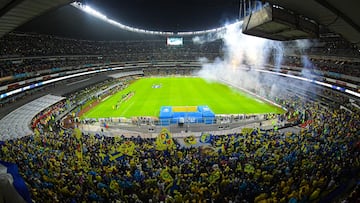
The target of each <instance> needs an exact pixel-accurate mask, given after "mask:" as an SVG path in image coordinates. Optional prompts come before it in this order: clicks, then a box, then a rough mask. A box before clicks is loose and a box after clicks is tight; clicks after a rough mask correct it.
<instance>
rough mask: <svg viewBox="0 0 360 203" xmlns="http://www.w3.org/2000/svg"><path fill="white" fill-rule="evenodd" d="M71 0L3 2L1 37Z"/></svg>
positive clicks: (1, 2)
mask: <svg viewBox="0 0 360 203" xmlns="http://www.w3.org/2000/svg"><path fill="white" fill-rule="evenodd" d="M69 2H71V0H51V1H49V0H2V1H0V37H1V36H3V35H4V34H6V33H8V32H10V31H12V30H14V29H15V28H17V27H18V26H20V25H22V24H23V23H26V22H27V21H29V20H30V19H33V18H34V17H36V16H39V15H41V14H42V13H44V12H46V11H50V10H52V9H55V8H57V7H59V6H62V5H64V4H67V3H69Z"/></svg>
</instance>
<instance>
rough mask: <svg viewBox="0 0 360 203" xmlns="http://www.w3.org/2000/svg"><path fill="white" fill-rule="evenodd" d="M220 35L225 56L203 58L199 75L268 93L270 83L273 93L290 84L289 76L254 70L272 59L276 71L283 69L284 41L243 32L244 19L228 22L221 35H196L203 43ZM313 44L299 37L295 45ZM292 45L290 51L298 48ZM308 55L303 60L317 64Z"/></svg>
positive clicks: (309, 64) (300, 46)
mask: <svg viewBox="0 0 360 203" xmlns="http://www.w3.org/2000/svg"><path fill="white" fill-rule="evenodd" d="M216 39H222V40H223V42H224V46H223V53H224V55H223V58H217V59H216V60H214V61H213V62H209V61H208V60H207V59H203V58H202V59H199V61H200V62H201V63H202V69H201V70H200V71H199V72H198V73H197V74H198V76H200V77H202V78H205V79H207V80H222V81H225V82H227V83H229V81H231V84H232V85H235V86H237V87H242V88H245V89H248V90H249V89H250V90H252V89H256V90H257V92H258V93H264V91H265V89H264V87H265V85H266V86H267V87H271V89H270V90H269V89H268V90H267V92H268V93H269V94H270V95H273V94H277V93H278V90H279V89H280V88H279V87H281V86H284V85H288V84H286V83H287V80H277V79H276V78H275V79H274V75H273V74H262V75H261V76H260V72H259V71H251V70H252V69H260V70H262V69H264V67H265V65H266V64H269V63H270V64H273V65H274V68H275V70H276V71H275V72H279V71H280V68H281V65H283V57H284V53H285V46H284V44H283V42H281V41H274V40H269V39H264V38H259V37H254V36H250V35H245V34H243V33H242V21H240V22H238V23H234V24H231V25H229V26H227V29H226V30H225V31H224V32H219V33H217V35H211V36H202V37H195V38H193V42H194V43H195V44H202V43H205V42H210V41H214V40H216ZM304 46H305V47H304ZM309 46H310V42H309V41H307V40H297V41H296V42H295V43H294V44H293V46H292V47H296V49H301V50H303V49H304V48H306V47H309ZM288 49H289V47H287V50H286V51H287V52H288V51H290V52H293V51H295V50H288ZM305 58H306V56H304V57H303V60H302V63H305V64H306V65H307V66H309V67H313V65H312V64H311V62H310V61H309V60H304V59H305ZM305 64H304V65H305ZM305 73H306V75H307V76H309V75H310V74H309V73H308V72H305ZM288 74H289V73H288ZM264 75H266V78H265V76H264ZM305 77H306V76H305ZM277 78H278V77H277ZM274 80H276V83H275V81H274ZM269 91H270V92H269Z"/></svg>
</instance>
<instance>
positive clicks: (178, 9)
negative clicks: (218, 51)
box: [84, 0, 239, 31]
mask: <svg viewBox="0 0 360 203" xmlns="http://www.w3.org/2000/svg"><path fill="white" fill-rule="evenodd" d="M84 3H86V4H87V5H90V6H91V7H93V8H96V10H99V11H100V12H102V13H106V15H107V16H108V17H110V18H114V19H116V20H118V21H120V22H123V23H124V24H129V25H133V26H134V27H140V28H145V29H150V30H161V31H193V30H204V29H210V28H216V27H219V26H222V25H224V24H225V23H226V22H228V21H231V22H233V21H234V20H235V19H236V18H237V17H238V14H239V0H167V1H165V0H86V1H84Z"/></svg>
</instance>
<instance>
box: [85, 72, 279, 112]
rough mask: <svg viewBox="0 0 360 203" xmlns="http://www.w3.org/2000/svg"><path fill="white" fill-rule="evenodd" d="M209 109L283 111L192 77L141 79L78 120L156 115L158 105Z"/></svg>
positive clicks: (242, 93)
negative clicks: (200, 106) (204, 107)
mask: <svg viewBox="0 0 360 203" xmlns="http://www.w3.org/2000/svg"><path fill="white" fill-rule="evenodd" d="M199 105H204V106H208V107H210V109H211V110H212V111H213V112H214V113H215V114H258V113H282V112H283V110H282V109H281V108H278V107H276V106H273V105H271V104H269V103H266V102H263V101H260V100H259V99H256V98H254V97H252V96H250V95H248V94H246V93H244V92H241V91H239V90H235V89H233V88H231V87H229V86H227V85H224V84H221V83H217V82H208V81H206V80H204V79H202V78H193V77H159V78H141V79H138V80H136V81H134V82H133V83H131V84H130V85H129V86H128V87H127V88H125V89H123V90H121V91H119V92H117V93H116V94H114V95H112V96H110V97H108V98H103V101H101V102H100V103H99V104H98V105H96V106H95V107H93V108H92V109H90V110H89V111H88V112H86V113H85V114H84V115H82V116H81V118H108V117H127V118H131V117H133V116H156V117H158V116H159V114H160V107H161V106H199Z"/></svg>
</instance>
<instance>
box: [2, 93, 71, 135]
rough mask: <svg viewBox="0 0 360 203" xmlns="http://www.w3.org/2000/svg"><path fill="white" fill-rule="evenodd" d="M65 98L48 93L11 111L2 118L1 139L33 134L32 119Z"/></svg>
mask: <svg viewBox="0 0 360 203" xmlns="http://www.w3.org/2000/svg"><path fill="white" fill-rule="evenodd" d="M63 99H65V98H64V97H58V96H53V95H46V96H44V97H40V98H38V99H36V100H34V101H32V102H30V103H27V104H25V105H23V106H21V107H19V108H17V109H16V110H14V111H13V112H11V113H9V114H8V115H6V116H5V117H4V118H2V119H1V120H0V135H1V138H0V139H1V140H2V141H4V140H9V139H14V138H19V137H24V136H27V135H31V134H32V133H33V131H32V130H31V128H30V124H31V121H32V119H33V118H34V117H35V116H36V115H37V114H39V113H40V112H41V111H42V110H44V109H46V108H48V107H49V106H51V105H53V104H55V103H58V102H59V101H61V100H63Z"/></svg>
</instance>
